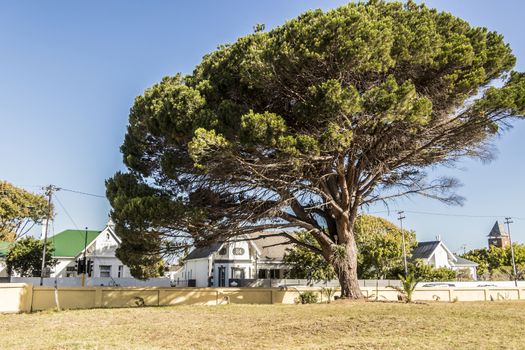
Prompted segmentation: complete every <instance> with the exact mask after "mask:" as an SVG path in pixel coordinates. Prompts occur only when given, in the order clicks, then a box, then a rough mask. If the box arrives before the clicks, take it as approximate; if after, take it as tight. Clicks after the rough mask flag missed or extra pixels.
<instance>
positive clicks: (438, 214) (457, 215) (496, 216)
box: [368, 210, 525, 220]
mask: <svg viewBox="0 0 525 350" xmlns="http://www.w3.org/2000/svg"><path fill="white" fill-rule="evenodd" d="M390 212H391V211H389V210H381V211H374V212H369V213H368V214H383V213H390ZM404 212H405V213H410V214H420V215H435V216H449V217H466V218H505V217H506V216H505V215H469V214H447V213H435V212H428V211H415V210H405V211H404ZM512 219H516V220H525V218H523V217H518V216H512Z"/></svg>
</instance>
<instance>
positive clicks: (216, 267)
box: [173, 235, 291, 287]
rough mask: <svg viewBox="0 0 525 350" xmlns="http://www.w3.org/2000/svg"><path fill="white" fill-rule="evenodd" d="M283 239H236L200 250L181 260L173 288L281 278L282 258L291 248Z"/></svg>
mask: <svg viewBox="0 0 525 350" xmlns="http://www.w3.org/2000/svg"><path fill="white" fill-rule="evenodd" d="M287 242H288V240H287V239H286V238H284V237H282V236H275V235H274V236H269V237H264V238H257V236H253V237H248V236H243V237H237V238H235V239H230V240H228V241H226V242H218V243H213V244H211V245H210V246H206V247H199V248H196V249H194V250H193V251H191V252H190V254H189V255H188V256H187V257H186V259H184V266H183V268H182V269H180V270H179V271H178V272H177V274H175V275H174V277H173V284H174V285H176V286H179V285H181V286H184V285H186V284H187V285H188V286H190V287H208V286H214V287H237V286H241V285H243V284H244V283H247V282H250V280H252V281H253V280H256V279H258V278H259V279H266V278H274V279H280V278H283V277H284V274H285V271H286V266H285V265H284V264H283V261H282V259H283V256H284V254H285V251H286V249H288V248H291V245H290V244H289V243H287Z"/></svg>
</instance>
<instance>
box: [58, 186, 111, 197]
mask: <svg viewBox="0 0 525 350" xmlns="http://www.w3.org/2000/svg"><path fill="white" fill-rule="evenodd" d="M60 190H61V191H66V192H72V193H77V194H82V195H85V196H91V197H97V198H104V199H105V198H106V196H102V195H100V194H93V193H87V192H82V191H76V190H70V189H67V188H63V187H60Z"/></svg>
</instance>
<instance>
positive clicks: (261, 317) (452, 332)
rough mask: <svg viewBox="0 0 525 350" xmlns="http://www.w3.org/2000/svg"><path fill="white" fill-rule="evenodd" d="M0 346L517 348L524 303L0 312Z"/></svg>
mask: <svg viewBox="0 0 525 350" xmlns="http://www.w3.org/2000/svg"><path fill="white" fill-rule="evenodd" d="M0 324H1V325H2V332H1V333H0V344H1V345H0V347H1V348H2V349H166V348H173V349H346V348H357V349H405V348H412V349H505V348H507V349H521V348H525V335H524V334H525V303H524V302H517V301H516V302H492V303H491V302H486V303H428V304H402V303H380V302H379V303H374V302H366V303H365V302H358V303H335V304H330V305H225V306H178V307H158V308H135V309H96V310H78V311H62V312H51V311H47V312H40V313H34V314H19V315H0Z"/></svg>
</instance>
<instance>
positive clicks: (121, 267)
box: [117, 265, 124, 278]
mask: <svg viewBox="0 0 525 350" xmlns="http://www.w3.org/2000/svg"><path fill="white" fill-rule="evenodd" d="M117 277H118V278H122V277H124V266H123V265H119V266H118V275H117Z"/></svg>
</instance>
